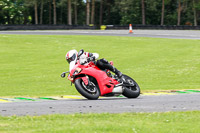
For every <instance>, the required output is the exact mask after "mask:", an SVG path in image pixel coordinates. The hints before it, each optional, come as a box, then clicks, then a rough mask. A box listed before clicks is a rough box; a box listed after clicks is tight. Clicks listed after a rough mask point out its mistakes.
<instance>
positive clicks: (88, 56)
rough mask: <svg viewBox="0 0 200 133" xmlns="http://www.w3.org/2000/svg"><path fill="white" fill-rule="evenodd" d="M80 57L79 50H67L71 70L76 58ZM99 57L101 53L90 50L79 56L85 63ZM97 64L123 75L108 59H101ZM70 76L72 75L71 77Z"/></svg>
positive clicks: (82, 62)
mask: <svg viewBox="0 0 200 133" xmlns="http://www.w3.org/2000/svg"><path fill="white" fill-rule="evenodd" d="M77 58H78V52H77V51H76V50H75V49H74V50H70V51H68V52H67V54H66V60H67V62H68V63H69V65H70V66H69V70H70V71H71V70H72V69H73V67H74V66H75V64H76V60H77ZM98 58H99V54H98V53H89V52H84V53H83V54H82V55H81V56H80V57H79V61H80V64H85V63H88V62H89V61H95V59H98ZM95 64H96V66H97V67H99V68H100V69H101V70H105V69H108V70H110V71H112V72H114V73H115V74H116V75H117V76H118V77H119V78H121V77H122V73H121V72H120V71H119V70H117V68H115V67H114V66H113V65H111V64H110V63H109V62H108V61H107V60H106V59H104V58H103V59H99V60H97V61H96V63H95ZM69 78H70V77H69Z"/></svg>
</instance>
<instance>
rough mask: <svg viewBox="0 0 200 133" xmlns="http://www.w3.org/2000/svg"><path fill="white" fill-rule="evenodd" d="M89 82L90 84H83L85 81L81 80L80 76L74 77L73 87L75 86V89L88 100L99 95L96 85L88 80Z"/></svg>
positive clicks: (94, 98)
mask: <svg viewBox="0 0 200 133" xmlns="http://www.w3.org/2000/svg"><path fill="white" fill-rule="evenodd" d="M90 83H91V85H90V86H87V85H85V83H84V82H83V80H82V79H81V78H80V79H76V80H75V87H76V89H77V91H78V92H79V93H80V94H81V95H82V96H84V97H85V98H87V99H89V100H97V99H98V98H99V95H100V91H99V89H98V86H97V85H96V84H95V83H94V82H93V81H90Z"/></svg>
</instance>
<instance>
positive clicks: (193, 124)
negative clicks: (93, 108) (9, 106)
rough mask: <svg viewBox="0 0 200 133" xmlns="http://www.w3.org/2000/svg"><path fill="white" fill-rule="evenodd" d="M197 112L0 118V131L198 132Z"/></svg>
mask: <svg viewBox="0 0 200 133" xmlns="http://www.w3.org/2000/svg"><path fill="white" fill-rule="evenodd" d="M199 125H200V111H191V112H181V113H180V112H167V113H123V114H73V115H45V116H23V117H17V116H12V117H1V116H0V132H1V133H4V132H20V133H30V132H31V133H34V132H35V133H38V132H42V133H50V132H54V133H66V132H67V133H78V132H79V133H91V132H92V133H105V132H106V133H199V131H200V126H199Z"/></svg>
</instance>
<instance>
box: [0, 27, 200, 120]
mask: <svg viewBox="0 0 200 133" xmlns="http://www.w3.org/2000/svg"><path fill="white" fill-rule="evenodd" d="M133 32H134V33H133V34H129V33H128V30H105V31H100V30H58V31H57V30H56V31H0V34H18V35H19V34H25V35H101V36H127V37H153V38H170V39H200V31H183V30H133ZM188 110H200V93H190V94H175V95H155V96H154V95H141V96H140V97H139V98H136V99H127V98H104V99H99V100H95V101H93V100H86V99H63V100H51V101H48V100H44V101H34V102H32V101H22V102H3V103H1V102H0V115H2V116H11V115H19V116H23V115H44V114H71V113H123V112H167V111H188Z"/></svg>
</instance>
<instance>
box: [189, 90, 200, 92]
mask: <svg viewBox="0 0 200 133" xmlns="http://www.w3.org/2000/svg"><path fill="white" fill-rule="evenodd" d="M186 91H187V92H200V91H199V90H186Z"/></svg>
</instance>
